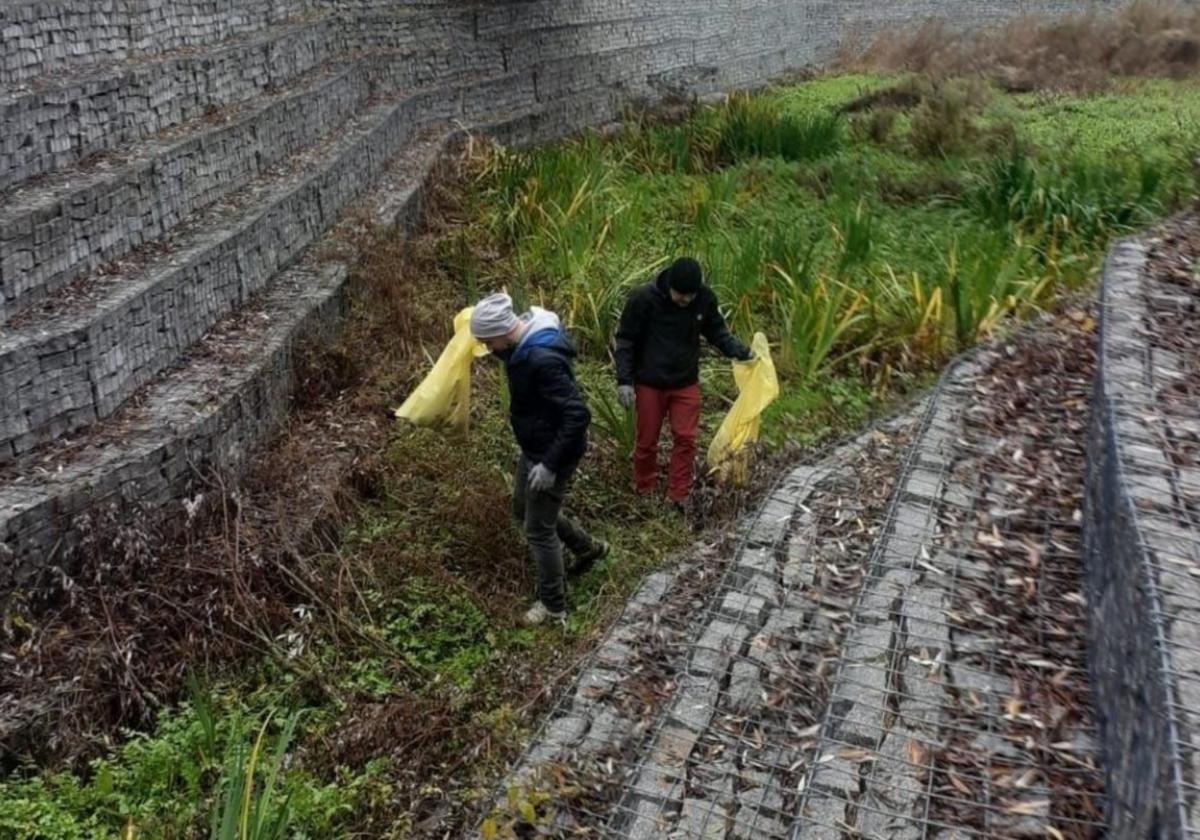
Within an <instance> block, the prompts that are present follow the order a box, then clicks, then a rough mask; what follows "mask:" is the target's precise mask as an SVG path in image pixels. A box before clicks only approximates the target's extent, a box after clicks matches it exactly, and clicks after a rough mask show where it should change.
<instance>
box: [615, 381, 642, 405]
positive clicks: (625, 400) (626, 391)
mask: <svg viewBox="0 0 1200 840" xmlns="http://www.w3.org/2000/svg"><path fill="white" fill-rule="evenodd" d="M636 400H637V392H636V391H634V390H633V386H632V385H618V386H617V402H619V403H620V404H621V408H633V404H634V402H635V401H636Z"/></svg>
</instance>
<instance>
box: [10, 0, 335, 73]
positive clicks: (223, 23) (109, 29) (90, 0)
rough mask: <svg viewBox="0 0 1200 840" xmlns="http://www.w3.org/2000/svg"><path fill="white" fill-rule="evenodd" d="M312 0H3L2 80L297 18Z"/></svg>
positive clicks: (207, 41)
mask: <svg viewBox="0 0 1200 840" xmlns="http://www.w3.org/2000/svg"><path fill="white" fill-rule="evenodd" d="M311 7H312V3H311V2H309V0H172V2H170V3H161V2H153V0H123V2H120V3H111V2H110V3H103V2H95V1H94V0H22V1H21V2H9V3H3V4H0V85H3V84H15V83H17V82H22V81H26V80H28V79H33V78H37V77H39V76H45V75H47V74H48V73H53V72H57V71H62V70H65V69H70V68H73V67H77V66H79V65H83V64H96V63H103V62H115V61H121V60H125V59H128V58H131V57H134V56H139V55H156V54H161V53H165V52H170V51H172V50H177V49H185V48H190V49H194V48H197V47H205V46H211V45H213V44H216V43H218V42H220V41H224V40H227V39H230V38H238V37H245V36H247V35H253V34H254V33H256V32H259V31H261V30H262V29H263V28H264V27H266V26H270V25H273V24H278V23H282V22H284V21H287V20H291V19H294V18H295V17H297V16H298V15H301V14H303V13H304V12H306V11H308V10H309V9H311Z"/></svg>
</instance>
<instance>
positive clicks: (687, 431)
mask: <svg viewBox="0 0 1200 840" xmlns="http://www.w3.org/2000/svg"><path fill="white" fill-rule="evenodd" d="M666 417H670V418H671V437H672V438H673V440H674V445H673V446H672V447H671V466H670V472H669V474H668V475H669V483H668V489H667V495H668V496H670V497H671V500H672V501H675V502H684V501H687V497H688V495H689V494H690V493H691V492H692V469H693V465H694V462H695V460H696V432H697V431H698V430H699V428H700V386H699V385H688V386H687V387H686V388H677V389H675V390H670V391H664V390H660V389H658V388H651V387H649V386H647V385H638V386H637V448H636V449H635V450H634V453H633V478H634V481H635V482H636V483H637V491H638V492H639V493H652V492H654V488H655V486H656V485H657V483H658V436H659V433H660V432H661V431H662V424H663V419H664V418H666Z"/></svg>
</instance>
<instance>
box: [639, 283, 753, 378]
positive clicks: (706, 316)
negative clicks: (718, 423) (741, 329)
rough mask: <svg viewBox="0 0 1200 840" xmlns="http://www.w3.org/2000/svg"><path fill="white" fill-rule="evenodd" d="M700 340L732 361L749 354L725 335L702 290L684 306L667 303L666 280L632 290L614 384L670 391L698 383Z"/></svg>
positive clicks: (711, 298) (712, 299)
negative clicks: (703, 339)
mask: <svg viewBox="0 0 1200 840" xmlns="http://www.w3.org/2000/svg"><path fill="white" fill-rule="evenodd" d="M700 336H704V338H705V339H706V340H707V341H708V343H709V344H711V345H713V346H714V347H716V348H717V350H719V351H720V352H721V353H722V354H723V355H724V356H726V357H728V358H731V359H739V360H742V361H744V360H746V359H748V358H750V350H749V348H747V347H746V345H745V344H742V342H740V341H738V340H737V338H735V337H734V336H733V334H732V333H730V332H729V328H728V327H727V326H726V325H725V319H724V318H723V317H722V316H721V311H720V309H719V308H718V307H717V296H716V295H715V294H713V291H712V289H710V288H709V287H708V286H701V287H700V291H699V292H697V293H696V297H695V299H694V300H692V302H691V303H689V304H688V305H687V306H678V305H677V304H676V303H675V302H674V301H673V300H671V292H670V289H669V288H668V286H667V274H666V272H665V271H664V272H662V273H660V274H659V275H658V277H657V278H656V279H655V280H654V282H653V283H647V284H646V285H644V286H641V287H639V288H637V289H634V290H633V291H632V292H631V293H630V295H629V300H628V301H627V302H626V303H625V311H624V312H622V313H621V323H620V326H619V327H618V328H617V348H616V363H617V384H619V385H634V384H637V385H649V386H650V387H652V388H660V389H664V390H673V389H676V388H685V387H687V386H688V385H694V384H695V383H697V382H699V381H700Z"/></svg>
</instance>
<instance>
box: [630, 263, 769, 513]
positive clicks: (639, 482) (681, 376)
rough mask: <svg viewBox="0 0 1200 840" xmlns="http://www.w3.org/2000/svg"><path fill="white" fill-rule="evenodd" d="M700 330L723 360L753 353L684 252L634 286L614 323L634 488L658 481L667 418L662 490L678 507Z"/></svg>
mask: <svg viewBox="0 0 1200 840" xmlns="http://www.w3.org/2000/svg"><path fill="white" fill-rule="evenodd" d="M701 336H704V338H705V339H706V340H707V341H708V343H709V344H711V345H712V346H714V347H716V348H717V350H719V351H720V352H721V353H722V354H723V355H724V356H726V357H727V358H731V359H738V360H740V361H748V360H749V359H750V358H751V353H750V350H749V348H747V347H746V345H744V344H742V342H740V341H738V340H737V338H735V337H734V336H733V335H732V334H731V333H730V332H729V328H728V327H727V326H726V325H725V319H724V318H723V317H722V316H721V311H720V309H719V308H718V306H717V296H716V295H715V294H714V293H713V291H712V289H710V288H709V287H708V286H706V285H705V284H704V277H703V274H702V273H701V270H700V264H699V263H697V262H696V261H695V260H694V259H691V258H689V257H681V258H680V259H678V260H676V261H675V262H674V263H672V264H671V266H670V267H669V268H667V269H665V270H663V271H662V272H661V273H660V274H659V275H658V277H657V278H656V279H655V280H654V282H652V283H647V284H646V285H644V286H641V287H639V288H637V289H634V290H633V292H631V293H630V295H629V299H628V301H626V303H625V310H624V311H623V312H622V313H621V323H620V325H619V326H618V328H617V336H616V338H617V342H616V344H617V346H616V365H617V398H618V399H619V400H620V402H621V405H622V406H624V407H625V408H631V407H633V406H634V405H636V412H637V447H636V449H635V451H634V458H633V475H634V482H635V484H636V487H637V492H638V493H642V494H648V493H652V492H653V491H654V489H655V486H656V484H657V482H658V436H659V433H660V431H661V430H662V424H663V420H664V419H665V418H667V417H669V418H670V420H671V435H672V438H673V440H674V445H673V447H672V449H671V463H670V468H669V473H668V476H669V478H668V490H667V495H668V497H669V499H670V500H671V503H672V504H673V505H674V506H675V507H676V508H677V509H679V510H682V509H683V507H684V505H685V503H686V502H687V499H688V496H689V495H690V494H691V490H692V470H693V466H694V461H695V458H696V432H697V430H698V428H699V426H700V337H701Z"/></svg>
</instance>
